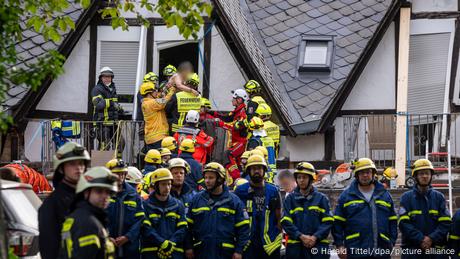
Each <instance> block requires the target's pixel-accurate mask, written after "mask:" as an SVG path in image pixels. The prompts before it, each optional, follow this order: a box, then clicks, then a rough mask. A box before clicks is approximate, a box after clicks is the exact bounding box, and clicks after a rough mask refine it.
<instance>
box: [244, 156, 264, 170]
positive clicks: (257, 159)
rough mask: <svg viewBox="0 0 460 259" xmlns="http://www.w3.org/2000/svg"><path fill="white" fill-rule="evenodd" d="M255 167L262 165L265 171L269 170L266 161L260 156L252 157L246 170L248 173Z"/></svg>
mask: <svg viewBox="0 0 460 259" xmlns="http://www.w3.org/2000/svg"><path fill="white" fill-rule="evenodd" d="M255 165H261V166H263V168H264V169H265V171H267V170H268V167H267V162H265V159H264V158H263V157H262V156H258V155H252V156H250V157H249V158H248V162H247V163H246V167H245V170H246V171H247V170H249V168H250V167H251V166H255Z"/></svg>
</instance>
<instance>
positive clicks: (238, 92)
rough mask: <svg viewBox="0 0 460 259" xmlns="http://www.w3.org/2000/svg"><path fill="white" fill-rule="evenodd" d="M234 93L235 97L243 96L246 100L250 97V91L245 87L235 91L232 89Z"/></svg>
mask: <svg viewBox="0 0 460 259" xmlns="http://www.w3.org/2000/svg"><path fill="white" fill-rule="evenodd" d="M232 93H233V98H242V99H243V100H244V101H247V100H248V99H249V96H248V93H246V91H245V90H244V89H236V90H235V91H232Z"/></svg>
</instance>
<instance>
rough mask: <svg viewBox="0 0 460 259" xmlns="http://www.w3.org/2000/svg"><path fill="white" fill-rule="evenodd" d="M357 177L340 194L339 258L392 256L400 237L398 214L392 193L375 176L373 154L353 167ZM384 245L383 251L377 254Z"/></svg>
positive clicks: (336, 229) (336, 228) (337, 216)
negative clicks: (375, 252)
mask: <svg viewBox="0 0 460 259" xmlns="http://www.w3.org/2000/svg"><path fill="white" fill-rule="evenodd" d="M351 168H352V169H353V174H354V177H355V179H354V180H353V182H352V183H351V185H350V186H349V187H348V188H347V189H345V190H344V191H343V192H342V193H341V194H340V196H339V199H338V202H337V206H336V207H335V213H334V227H333V229H332V235H333V237H334V243H335V245H336V247H337V248H338V251H339V258H341V259H344V258H390V257H391V250H392V248H393V246H394V245H395V243H396V239H397V237H398V229H397V219H398V218H397V216H396V213H395V210H394V203H393V200H392V198H391V195H390V193H389V192H388V191H387V190H385V188H384V186H383V185H382V184H381V183H379V182H378V181H376V180H375V175H376V173H377V168H376V167H375V164H374V162H373V161H372V160H371V159H369V158H360V159H358V160H355V161H354V162H353V165H352V167H351ZM376 249H380V250H379V251H381V252H382V253H381V254H379V255H376V254H373V251H375V250H376Z"/></svg>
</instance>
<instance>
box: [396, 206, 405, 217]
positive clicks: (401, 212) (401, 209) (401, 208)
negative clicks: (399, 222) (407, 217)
mask: <svg viewBox="0 0 460 259" xmlns="http://www.w3.org/2000/svg"><path fill="white" fill-rule="evenodd" d="M404 214H406V209H405V208H404V207H399V210H398V215H400V216H401V215H404Z"/></svg>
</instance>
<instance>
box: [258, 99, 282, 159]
mask: <svg viewBox="0 0 460 259" xmlns="http://www.w3.org/2000/svg"><path fill="white" fill-rule="evenodd" d="M256 116H259V117H260V118H261V119H262V120H263V121H264V129H265V131H266V132H267V136H268V137H270V138H272V139H273V142H274V144H275V151H276V152H275V154H276V156H277V157H278V152H279V145H280V127H279V126H278V125H277V124H275V123H274V122H273V121H271V120H270V119H271V116H272V109H271V107H270V106H269V105H268V104H266V103H261V104H259V106H258V107H257V110H256Z"/></svg>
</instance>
